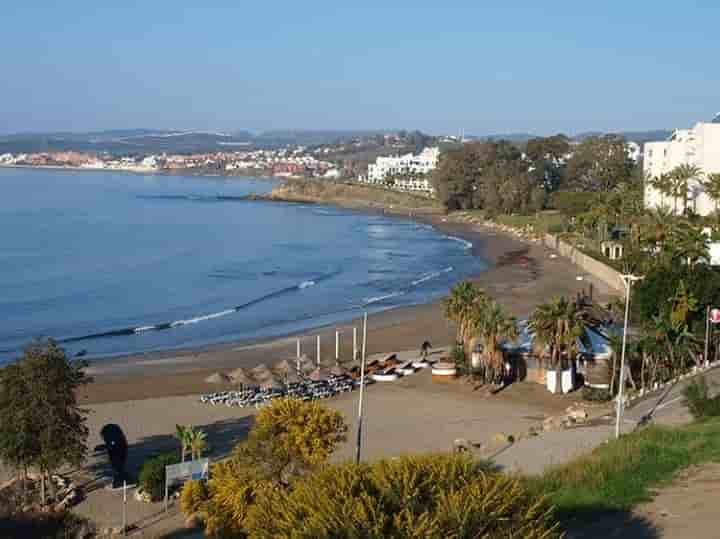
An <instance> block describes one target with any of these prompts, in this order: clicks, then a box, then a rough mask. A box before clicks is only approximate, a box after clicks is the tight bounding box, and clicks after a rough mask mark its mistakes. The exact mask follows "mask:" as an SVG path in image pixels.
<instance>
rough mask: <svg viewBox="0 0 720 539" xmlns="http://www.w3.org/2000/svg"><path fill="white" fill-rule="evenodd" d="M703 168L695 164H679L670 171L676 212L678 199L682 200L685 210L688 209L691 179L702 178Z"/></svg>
mask: <svg viewBox="0 0 720 539" xmlns="http://www.w3.org/2000/svg"><path fill="white" fill-rule="evenodd" d="M701 174H702V170H700V169H699V168H698V167H696V166H695V165H679V166H677V167H675V168H674V169H673V170H671V171H670V179H671V184H672V194H673V198H674V201H675V213H677V201H678V199H681V200H682V203H683V206H682V210H683V212H684V211H685V210H686V209H687V199H688V190H689V186H690V181H691V180H696V179H699V178H700V175H701Z"/></svg>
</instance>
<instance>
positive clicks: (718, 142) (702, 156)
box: [643, 114, 720, 215]
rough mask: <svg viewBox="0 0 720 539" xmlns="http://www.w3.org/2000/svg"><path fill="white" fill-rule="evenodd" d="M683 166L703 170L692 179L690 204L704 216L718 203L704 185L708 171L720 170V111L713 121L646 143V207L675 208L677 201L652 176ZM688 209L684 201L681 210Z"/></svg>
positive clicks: (688, 196)
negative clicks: (652, 180) (663, 192)
mask: <svg viewBox="0 0 720 539" xmlns="http://www.w3.org/2000/svg"><path fill="white" fill-rule="evenodd" d="M680 165H691V166H696V167H697V168H699V169H700V170H701V171H702V172H701V174H700V175H699V176H698V177H697V178H694V179H693V180H691V181H690V184H689V188H688V195H687V207H691V208H692V209H693V210H694V211H695V212H697V213H698V214H700V215H708V214H710V213H713V212H714V211H715V203H714V202H713V201H712V200H711V199H710V197H708V196H707V194H706V193H705V192H704V190H703V187H702V179H703V176H704V175H705V174H711V173H720V114H718V115H717V116H716V117H715V119H714V120H712V121H711V122H699V123H697V124H696V125H695V127H693V128H691V129H676V130H675V131H674V132H673V134H672V135H671V137H670V138H669V139H668V140H666V141H662V142H648V143H646V144H645V152H644V161H643V172H644V174H645V178H646V181H645V206H646V207H648V208H658V207H662V206H664V207H666V208H669V209H671V208H673V207H674V204H673V200H671V199H669V197H665V196H663V195H662V193H660V192H659V191H658V190H657V189H655V188H653V186H652V185H651V182H650V181H649V180H650V179H652V178H657V177H660V176H661V175H662V174H667V173H669V172H670V171H672V170H673V169H674V168H676V167H678V166H680ZM684 210H685V204H683V203H682V202H681V203H680V204H678V205H677V211H678V212H682V211H684Z"/></svg>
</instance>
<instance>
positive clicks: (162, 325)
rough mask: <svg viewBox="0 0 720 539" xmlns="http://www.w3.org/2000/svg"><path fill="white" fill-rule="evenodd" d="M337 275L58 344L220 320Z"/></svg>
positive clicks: (63, 340) (64, 340)
mask: <svg viewBox="0 0 720 539" xmlns="http://www.w3.org/2000/svg"><path fill="white" fill-rule="evenodd" d="M339 273H340V270H339V269H338V270H336V271H332V272H328V273H325V274H322V275H318V276H317V277H314V278H313V279H312V280H307V281H303V282H301V283H298V284H296V285H292V286H288V287H285V288H281V289H280V290H275V291H274V292H270V293H269V294H265V295H263V296H260V297H258V298H255V299H253V300H250V301H248V302H246V303H242V304H240V305H236V306H235V307H231V308H229V309H224V310H222V311H218V312H215V313H208V314H202V315H198V316H194V317H191V318H185V319H181V320H174V321H172V322H162V323H160V324H151V325H144V326H132V327H126V328H120V329H113V330H109V331H103V332H100V333H92V334H90V335H82V336H80V337H69V338H66V339H59V340H58V342H60V343H71V342H79V341H88V340H92V339H101V338H104V337H119V336H122V335H134V334H140V333H146V332H148V331H162V330H165V329H172V328H177V327H182V326H188V325H191V324H197V323H199V322H206V321H208V320H214V319H216V318H222V317H224V316H229V315H231V314H234V313H237V312H239V311H242V310H243V309H247V308H248V307H252V306H253V305H257V304H258V303H262V302H263V301H267V300H270V299H273V298H277V297H280V296H283V295H285V294H290V293H293V292H299V291H300V290H304V289H306V288H310V287H311V286H315V285H316V284H317V283H318V282H321V281H324V280H327V279H330V278H332V277H334V276H336V275H338V274H339Z"/></svg>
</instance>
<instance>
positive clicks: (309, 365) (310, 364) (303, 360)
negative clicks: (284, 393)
mask: <svg viewBox="0 0 720 539" xmlns="http://www.w3.org/2000/svg"><path fill="white" fill-rule="evenodd" d="M315 368H316V367H315V362H314V361H313V360H312V359H310V358H309V357H307V356H306V355H305V354H303V355H302V356H300V370H301V371H302V372H303V373H305V374H309V373H311V372H312V371H314V370H315Z"/></svg>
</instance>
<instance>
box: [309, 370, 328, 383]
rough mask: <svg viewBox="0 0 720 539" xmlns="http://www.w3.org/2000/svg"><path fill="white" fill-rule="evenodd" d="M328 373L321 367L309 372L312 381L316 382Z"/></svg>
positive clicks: (324, 377) (323, 378)
mask: <svg viewBox="0 0 720 539" xmlns="http://www.w3.org/2000/svg"><path fill="white" fill-rule="evenodd" d="M329 375H330V373H329V372H328V371H327V369H323V368H322V367H318V368H317V369H315V370H314V371H312V372H311V373H310V376H309V378H310V380H313V381H314V382H317V381H319V380H325V379H326V378H327V377H328V376H329Z"/></svg>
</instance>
